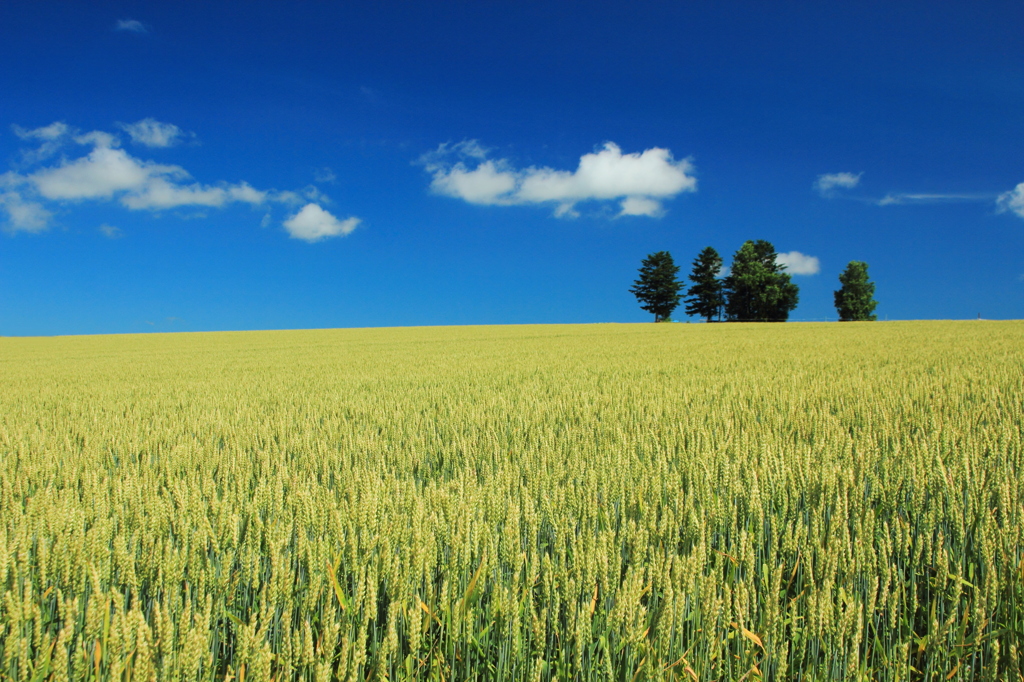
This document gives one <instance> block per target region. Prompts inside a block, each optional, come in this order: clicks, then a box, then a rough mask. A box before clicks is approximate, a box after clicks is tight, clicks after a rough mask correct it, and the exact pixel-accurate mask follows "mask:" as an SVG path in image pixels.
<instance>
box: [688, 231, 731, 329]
mask: <svg viewBox="0 0 1024 682" xmlns="http://www.w3.org/2000/svg"><path fill="white" fill-rule="evenodd" d="M721 270H722V257H721V256H719V255H718V252H717V251H715V250H714V249H713V248H712V247H710V246H709V247H707V248H705V249H704V250H703V251H701V252H700V254H698V256H697V257H696V258H695V259H694V261H693V272H691V273H690V277H689V279H690V281H691V282H693V286H691V287H690V290H689V291H688V292H687V293H688V294H689V298H687V299H686V314H687V315H699V316H700V317H703V318H705V319H706V320H707V321H708V322H710V321H711V318H713V317H715V316H717V317H718V318H719V319H721V317H722V305H723V304H724V303H725V298H724V297H723V295H722V280H720V279H718V273H719V272H720V271H721Z"/></svg>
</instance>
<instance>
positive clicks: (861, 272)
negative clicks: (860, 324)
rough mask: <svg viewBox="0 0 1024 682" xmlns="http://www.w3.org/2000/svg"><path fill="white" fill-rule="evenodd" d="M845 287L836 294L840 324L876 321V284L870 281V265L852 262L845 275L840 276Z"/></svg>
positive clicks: (844, 272)
mask: <svg viewBox="0 0 1024 682" xmlns="http://www.w3.org/2000/svg"><path fill="white" fill-rule="evenodd" d="M839 282H840V283H841V284H842V285H843V286H842V287H840V289H839V291H836V292H835V301H836V310H838V311H839V321H840V322H850V321H855V320H860V321H874V320H876V319H878V316H877V315H875V306H877V305H878V301H876V300H875V283H874V282H869V281H868V264H867V263H865V262H864V261H859V260H852V261H850V263H849V265H847V266H846V269H845V270H843V273H842V274H841V275H839Z"/></svg>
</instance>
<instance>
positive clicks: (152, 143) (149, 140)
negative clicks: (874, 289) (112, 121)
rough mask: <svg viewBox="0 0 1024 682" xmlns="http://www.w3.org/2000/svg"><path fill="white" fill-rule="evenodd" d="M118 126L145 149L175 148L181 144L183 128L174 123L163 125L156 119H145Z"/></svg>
mask: <svg viewBox="0 0 1024 682" xmlns="http://www.w3.org/2000/svg"><path fill="white" fill-rule="evenodd" d="M118 126H119V127H120V128H121V129H122V130H124V131H125V132H126V133H128V135H129V136H130V137H131V138H132V142H134V143H135V144H141V145H142V146H144V147H173V146H174V145H176V144H178V143H179V142H181V140H182V137H183V134H182V132H181V128H179V127H178V126H176V125H174V124H173V123H161V122H160V121H158V120H156V119H155V118H144V119H142V120H141V121H136V122H135V123H119V124H118Z"/></svg>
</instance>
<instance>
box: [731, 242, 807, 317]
mask: <svg viewBox="0 0 1024 682" xmlns="http://www.w3.org/2000/svg"><path fill="white" fill-rule="evenodd" d="M776 255H777V254H776V253H775V247H774V246H772V244H771V242H767V241H765V240H763V239H759V240H757V241H747V242H744V243H743V246H741V247H740V249H739V251H737V252H736V253H735V254H734V255H733V259H732V266H731V271H730V273H729V276H728V277H726V278H725V292H726V302H725V313H726V316H727V317H728V319H729V320H732V321H736V322H754V321H757V322H785V321H786V320H787V319H788V318H789V313H790V311H792V310H793V309H794V308H796V306H797V303H798V302H799V300H800V290H799V288H798V287H797V285H795V284H793V282H792V281H790V276H789V275H788V274H787V273H786V272H785V269H786V266H784V265H780V264H779V263H778V262H776V260H775V258H776Z"/></svg>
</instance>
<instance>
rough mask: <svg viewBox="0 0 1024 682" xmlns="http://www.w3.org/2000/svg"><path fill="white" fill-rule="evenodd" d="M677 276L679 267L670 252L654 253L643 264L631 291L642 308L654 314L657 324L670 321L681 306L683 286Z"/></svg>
mask: <svg viewBox="0 0 1024 682" xmlns="http://www.w3.org/2000/svg"><path fill="white" fill-rule="evenodd" d="M677 274H679V266H677V265H676V264H675V263H674V262H673V261H672V256H671V254H669V252H668V251H658V252H656V253H652V254H651V255H649V256H647V258H645V259H644V260H643V262H642V263H641V267H640V278H639V279H638V280H636V281H635V282H633V287H632V288H631V289H630V290H629V291H630V293H632V294H634V295H635V296H636V298H637V300H638V301H640V307H641V308H643V309H644V310H646V311H647V312H649V313H654V321H655V322H662V321H664V320H667V319H669V315H671V314H672V311H673V310H675V309H676V306H678V305H679V299H680V298H681V296H680V293H679V292H680V290H681V289H682V288H683V285H682V283H681V282H680V281H679V280H677V279H676V275H677Z"/></svg>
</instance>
